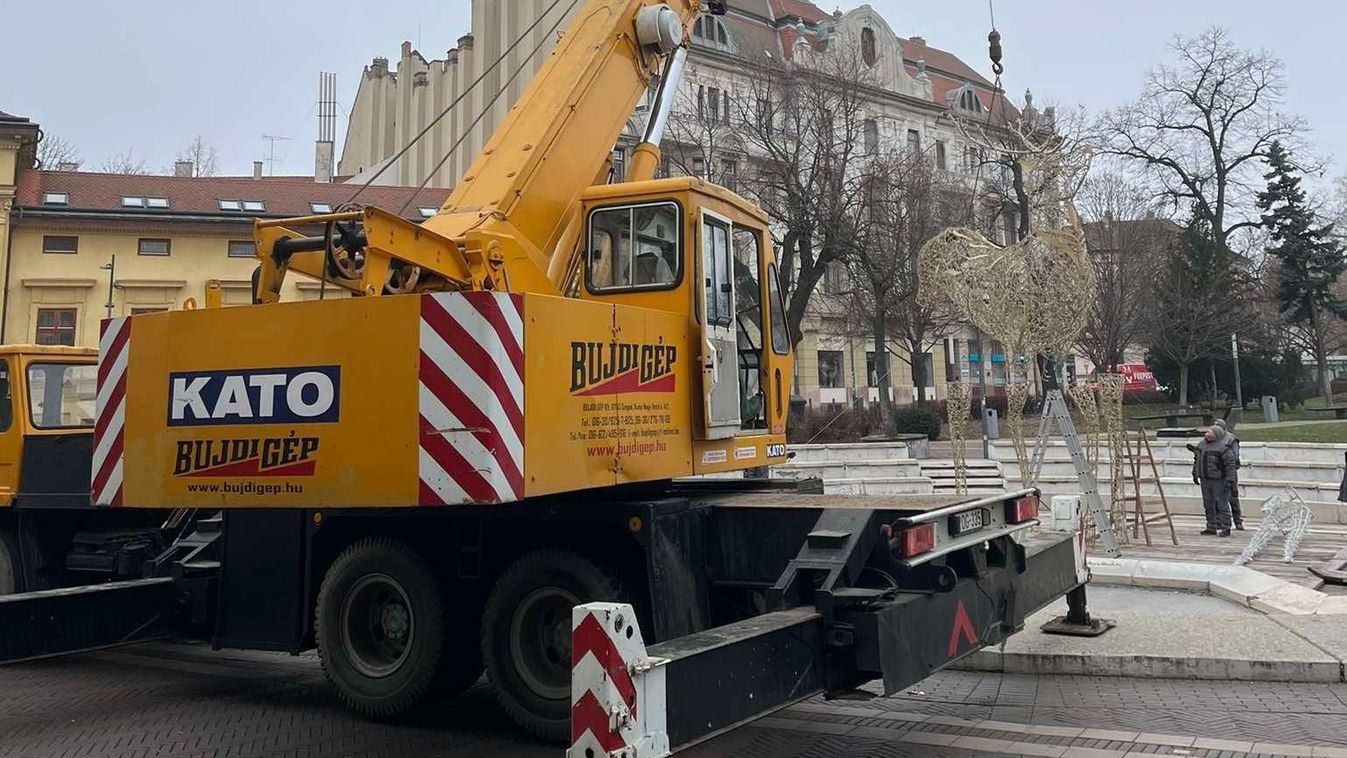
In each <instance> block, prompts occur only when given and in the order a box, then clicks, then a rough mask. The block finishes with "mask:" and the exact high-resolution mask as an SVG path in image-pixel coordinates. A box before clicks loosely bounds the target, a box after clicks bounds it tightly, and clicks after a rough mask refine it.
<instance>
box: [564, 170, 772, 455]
mask: <svg viewBox="0 0 1347 758" xmlns="http://www.w3.org/2000/svg"><path fill="white" fill-rule="evenodd" d="M582 202H583V205H584V218H585V226H586V229H585V233H584V236H583V238H582V242H581V244H582V245H583V246H584V250H583V255H582V256H581V257H582V260H583V267H582V268H583V270H582V271H581V272H579V273H580V277H579V279H580V281H579V282H576V283H575V284H574V285H573V294H574V295H575V296H577V297H579V298H581V299H584V300H593V301H605V302H612V303H619V304H622V305H629V306H637V307H641V308H649V309H653V310H660V311H672V312H676V313H683V314H686V316H687V322H688V329H689V334H690V335H692V338H691V339H690V345H689V348H690V350H691V351H692V354H693V358H694V365H695V366H696V367H697V369H698V371H697V372H695V373H696V374H698V375H697V376H694V377H693V382H694V384H698V385H700V389H701V392H700V393H695V392H694V395H697V394H700V396H701V400H702V402H701V403H700V404H699V405H700V408H696V407H694V409H693V410H694V416H695V417H696V418H697V421H696V422H695V428H694V434H693V437H694V440H699V441H703V442H706V443H715V442H720V441H729V440H734V439H740V440H744V439H745V438H756V437H770V438H774V439H772V441H771V442H768V443H766V444H764V445H763V446H762V447H761V448H757V447H756V446H754V447H749V446H747V445H737V446H733V447H732V449H729V448H726V447H725V446H724V445H723V444H710V445H699V446H698V447H701V448H702V450H701V452H702V454H701V455H698V456H695V460H694V464H695V467H696V468H697V469H698V470H699V472H701V473H704V472H705V470H706V469H711V468H714V467H715V465H716V464H718V463H721V462H724V463H731V464H732V462H733V460H734V459H735V457H736V456H737V457H738V464H739V465H737V466H734V465H731V467H732V468H742V467H743V465H744V462H745V461H746V460H747V459H749V458H750V456H752V455H755V454H760V455H761V458H759V460H760V461H761V462H762V463H764V464H765V463H767V462H772V461H770V459H773V458H775V459H780V458H781V457H782V456H783V455H784V430H785V420H786V414H787V412H788V410H789V388H788V385H787V383H788V382H789V381H790V372H791V365H790V353H791V341H790V335H789V333H788V331H787V327H786V314H785V308H784V304H783V302H782V297H781V289H780V286H779V282H778V279H777V276H778V274H777V267H776V260H775V256H774V255H773V252H772V245H771V239H770V237H769V236H768V234H767V219H766V216H765V215H764V214H763V212H762V211H761V210H760V209H759V208H757V207H755V206H754V205H753V204H752V203H749V202H748V201H746V200H744V199H743V198H741V197H739V196H737V195H735V194H734V193H732V192H729V191H728V190H725V189H723V188H721V187H718V186H715V185H711V184H708V183H706V182H703V181H702V180H700V179H696V178H692V177H680V178H671V179H655V180H650V181H638V182H630V183H621V184H611V185H603V186H597V187H593V188H591V189H590V190H588V191H587V192H586V194H585V196H584V198H583V200H582ZM695 405H698V404H695V403H694V406H695ZM755 441H756V440H755ZM722 453H723V454H724V455H725V457H724V458H723V459H722V457H721V455H722Z"/></svg>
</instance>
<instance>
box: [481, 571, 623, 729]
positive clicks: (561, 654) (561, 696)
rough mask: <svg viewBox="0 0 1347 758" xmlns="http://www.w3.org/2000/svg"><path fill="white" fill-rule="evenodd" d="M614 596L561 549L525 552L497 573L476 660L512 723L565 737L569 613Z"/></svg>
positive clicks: (605, 579) (607, 581) (610, 584)
mask: <svg viewBox="0 0 1347 758" xmlns="http://www.w3.org/2000/svg"><path fill="white" fill-rule="evenodd" d="M620 594H621V592H620V590H619V588H618V586H617V584H616V583H615V582H614V581H613V579H612V578H611V577H610V576H608V574H606V573H604V572H603V570H601V569H600V568H599V567H598V566H595V565H594V564H593V563H591V562H589V561H588V560H586V559H585V558H583V557H581V556H580V555H577V554H575V553H571V552H567V551H563V550H539V551H537V552H533V553H529V554H527V555H525V556H524V557H522V558H520V559H519V560H517V561H515V562H514V563H513V564H511V565H510V567H509V568H508V569H506V570H505V573H503V574H501V576H500V578H499V579H497V580H496V585H495V587H493V588H492V590H491V596H490V597H489V598H488V599H487V601H486V611H485V613H484V614H483V617H482V656H483V658H484V659H485V660H486V671H487V675H488V676H490V677H491V683H492V684H493V685H495V689H496V698H497V699H498V700H499V701H500V704H501V706H502V707H503V708H505V711H506V713H508V714H509V715H510V718H512V719H513V720H514V721H515V722H516V723H518V724H519V725H520V726H522V727H523V728H524V729H526V730H528V731H529V732H531V733H533V734H535V735H537V736H539V737H542V738H543V739H546V740H549V741H552V742H564V741H565V740H566V738H567V737H569V736H570V718H571V609H572V608H573V607H575V606H577V605H581V604H583V603H590V602H594V601H609V600H615V599H617V598H618V597H619V596H620Z"/></svg>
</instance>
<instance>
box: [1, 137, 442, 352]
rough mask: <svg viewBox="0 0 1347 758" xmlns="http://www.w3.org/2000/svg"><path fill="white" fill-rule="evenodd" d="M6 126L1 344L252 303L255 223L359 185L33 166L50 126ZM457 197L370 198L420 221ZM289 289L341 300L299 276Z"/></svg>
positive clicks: (304, 209)
mask: <svg viewBox="0 0 1347 758" xmlns="http://www.w3.org/2000/svg"><path fill="white" fill-rule="evenodd" d="M10 119H11V122H12V123H14V124H19V125H20V126H16V127H11V129H12V131H13V133H14V134H15V135H17V136H16V137H14V138H11V139H6V127H5V125H4V123H0V208H2V209H3V210H4V211H5V212H3V213H0V251H3V252H4V258H3V260H0V281H2V282H3V293H0V343H6V344H13V343H37V344H45V345H76V346H86V347H87V346H96V345H97V344H98V335H99V322H100V321H101V320H102V319H103V318H105V317H107V316H109V315H111V316H129V315H135V314H139V313H149V312H154V311H162V310H173V309H179V308H183V307H184V304H185V303H187V301H188V300H193V301H195V302H196V304H198V305H204V304H205V290H206V285H207V282H209V281H212V280H214V281H218V282H220V284H221V289H222V300H223V302H224V304H225V305H241V304H246V303H249V302H251V301H252V273H253V271H254V269H256V268H257V258H256V254H255V251H254V246H253V219H254V218H284V217H292V216H301V215H310V214H313V213H326V212H330V211H331V210H332V209H333V208H335V207H337V206H338V205H340V204H341V203H343V202H345V201H346V200H348V199H349V198H350V196H351V193H352V191H353V190H352V188H351V187H349V186H343V185H339V184H327V183H316V182H312V181H302V180H300V179H295V178H290V179H259V178H226V177H191V176H140V175H138V176H128V175H119V174H96V173H85V172H79V171H51V170H42V169H38V168H37V167H35V165H34V160H33V157H34V154H35V151H34V149H33V147H34V145H35V144H36V141H37V139H38V135H39V131H38V129H37V126H36V125H35V124H33V125H31V129H26V128H21V125H22V124H24V123H26V121H22V122H21V121H17V120H14V119H13V117H10ZM447 195H448V193H447V192H446V191H445V190H426V191H423V192H421V193H419V194H417V193H414V192H413V190H411V189H408V188H385V187H376V188H371V189H370V190H368V191H367V193H366V194H365V195H364V196H363V197H362V198H361V199H362V201H364V202H368V203H370V204H373V205H379V206H381V207H384V208H387V209H390V210H396V209H398V208H401V207H403V206H404V205H406V206H407V211H406V215H407V216H408V217H409V218H413V219H415V220H420V219H421V218H423V217H424V216H425V215H428V214H433V213H434V212H436V211H437V210H438V209H439V207H440V205H442V204H443V202H444V200H445V198H446V196H447ZM282 296H283V297H284V298H285V299H287V300H311V299H317V298H319V297H320V296H328V297H331V296H333V293H331V292H323V290H322V288H321V286H320V285H319V283H317V282H313V281H308V280H306V279H304V278H303V277H299V276H292V277H290V278H289V280H288V281H287V282H286V288H285V290H284V292H283V293H282Z"/></svg>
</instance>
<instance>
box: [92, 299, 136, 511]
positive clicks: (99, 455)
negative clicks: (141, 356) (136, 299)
mask: <svg viewBox="0 0 1347 758" xmlns="http://www.w3.org/2000/svg"><path fill="white" fill-rule="evenodd" d="M130 354H131V319H129V318H127V317H125V316H123V317H122V318H110V319H105V320H104V321H103V324H102V332H101V333H100V337H99V340H98V406H97V408H98V410H97V413H96V415H95V417H94V460H93V472H92V474H91V476H92V481H91V486H90V490H89V491H90V496H91V497H92V498H93V503H94V505H110V506H113V507H116V506H119V505H121V504H122V441H123V431H124V428H125V424H126V359H127V357H128V356H129V355H130Z"/></svg>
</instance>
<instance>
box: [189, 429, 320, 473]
mask: <svg viewBox="0 0 1347 758" xmlns="http://www.w3.org/2000/svg"><path fill="white" fill-rule="evenodd" d="M317 453H318V438H317V437H297V436H295V435H294V433H293V432H292V433H291V434H290V436H288V437H250V438H245V439H235V440H180V441H179V442H178V453H177V456H176V457H175V459H174V461H173V475H174V476H186V477H207V476H209V477H235V476H240V477H280V476H313V473H314V469H315V468H316V467H317V464H318V461H317V460H315V456H316V455H317Z"/></svg>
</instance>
